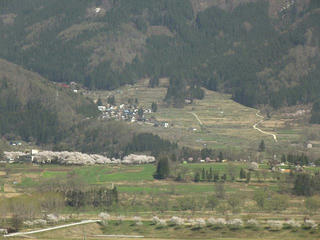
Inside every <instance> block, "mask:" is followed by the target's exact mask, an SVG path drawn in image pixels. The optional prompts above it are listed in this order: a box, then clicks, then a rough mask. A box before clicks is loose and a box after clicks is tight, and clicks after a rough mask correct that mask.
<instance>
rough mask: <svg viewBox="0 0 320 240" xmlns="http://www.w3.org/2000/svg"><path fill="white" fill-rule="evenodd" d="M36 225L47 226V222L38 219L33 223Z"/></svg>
mask: <svg viewBox="0 0 320 240" xmlns="http://www.w3.org/2000/svg"><path fill="white" fill-rule="evenodd" d="M33 222H34V224H35V225H46V224H47V221H46V220H44V219H36V220H34V221H33Z"/></svg>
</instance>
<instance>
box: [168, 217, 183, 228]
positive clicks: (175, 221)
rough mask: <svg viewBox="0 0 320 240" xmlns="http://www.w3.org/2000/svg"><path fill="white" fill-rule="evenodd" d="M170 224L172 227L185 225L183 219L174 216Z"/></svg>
mask: <svg viewBox="0 0 320 240" xmlns="http://www.w3.org/2000/svg"><path fill="white" fill-rule="evenodd" d="M170 224H171V225H175V226H181V225H183V224H184V219H183V218H180V217H175V216H173V217H172V218H171V219H170Z"/></svg>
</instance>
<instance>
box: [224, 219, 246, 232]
mask: <svg viewBox="0 0 320 240" xmlns="http://www.w3.org/2000/svg"><path fill="white" fill-rule="evenodd" d="M227 225H228V226H229V227H230V228H232V229H239V228H241V227H243V221H242V220H241V219H239V218H235V219H232V220H229V221H228V222H227Z"/></svg>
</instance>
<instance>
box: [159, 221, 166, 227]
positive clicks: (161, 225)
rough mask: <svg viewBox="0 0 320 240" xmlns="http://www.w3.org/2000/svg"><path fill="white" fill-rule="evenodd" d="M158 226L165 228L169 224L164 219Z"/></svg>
mask: <svg viewBox="0 0 320 240" xmlns="http://www.w3.org/2000/svg"><path fill="white" fill-rule="evenodd" d="M157 225H158V226H159V227H165V226H167V222H166V220H164V219H160V220H159V222H158V223H157Z"/></svg>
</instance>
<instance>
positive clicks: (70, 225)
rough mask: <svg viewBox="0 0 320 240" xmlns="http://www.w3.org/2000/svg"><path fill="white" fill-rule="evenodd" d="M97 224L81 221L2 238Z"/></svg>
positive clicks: (12, 234) (91, 221) (90, 221)
mask: <svg viewBox="0 0 320 240" xmlns="http://www.w3.org/2000/svg"><path fill="white" fill-rule="evenodd" d="M97 222H101V220H83V221H81V222H77V223H69V224H65V225H60V226H56V227H51V228H44V229H40V230H35V231H30V232H16V233H10V234H6V235H4V237H16V236H24V235H30V234H34V233H41V232H47V231H52V230H56V229H60V228H67V227H73V226H77V225H82V224H88V223H97Z"/></svg>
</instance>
